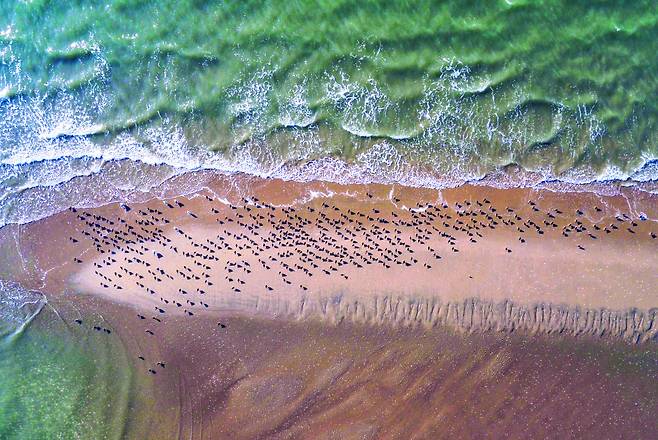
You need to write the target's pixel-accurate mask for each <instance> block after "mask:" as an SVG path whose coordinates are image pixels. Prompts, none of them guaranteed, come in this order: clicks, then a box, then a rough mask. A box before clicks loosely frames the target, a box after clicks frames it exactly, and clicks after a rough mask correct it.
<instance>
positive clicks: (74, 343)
mask: <svg viewBox="0 0 658 440" xmlns="http://www.w3.org/2000/svg"><path fill="white" fill-rule="evenodd" d="M0 288H1V290H0V438H3V439H73V438H89V439H91V438H94V439H114V438H122V436H123V434H124V433H125V430H126V428H127V419H128V415H129V414H128V410H129V406H130V403H131V397H130V396H131V390H130V388H131V386H130V384H131V374H132V373H131V370H130V368H129V367H128V363H127V360H126V358H125V354H124V353H123V352H122V350H121V347H120V346H118V345H116V341H112V340H110V339H108V338H102V337H99V336H98V335H94V334H90V335H86V334H83V333H81V331H80V330H79V329H76V328H70V327H69V326H68V325H67V324H66V323H65V322H64V321H63V320H61V318H59V316H58V314H57V313H56V311H55V310H54V309H53V308H51V307H49V306H48V305H47V304H46V301H45V299H44V297H43V296H41V295H40V294H37V293H34V292H30V291H26V290H24V289H22V288H20V287H19V286H17V285H14V284H10V283H5V282H2V283H0Z"/></svg>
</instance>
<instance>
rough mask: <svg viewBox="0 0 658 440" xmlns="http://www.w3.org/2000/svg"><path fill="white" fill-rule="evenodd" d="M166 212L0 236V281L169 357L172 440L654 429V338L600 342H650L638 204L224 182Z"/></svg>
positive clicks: (164, 381)
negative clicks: (104, 313) (101, 313)
mask: <svg viewBox="0 0 658 440" xmlns="http://www.w3.org/2000/svg"><path fill="white" fill-rule="evenodd" d="M206 196H209V197H210V198H212V200H209V199H208V198H207V197H206ZM245 197H246V198H248V200H250V202H245V200H244V198H245ZM254 197H255V198H257V199H258V200H259V201H260V202H255V201H254ZM220 199H222V201H220ZM485 199H486V200H487V201H485ZM177 200H178V201H180V202H181V203H182V204H184V207H178V206H177V205H176V204H175V203H174V201H173V200H168V203H170V204H172V206H174V207H173V208H169V207H167V206H166V205H165V204H164V203H163V201H161V200H157V199H155V200H152V201H151V202H148V203H145V204H135V205H132V204H131V205H130V208H131V209H130V211H129V212H125V211H124V209H122V208H121V207H120V206H118V205H109V206H105V207H102V208H97V209H78V210H77V212H65V213H61V214H58V215H56V216H53V217H51V218H48V219H45V220H42V221H39V222H36V223H33V224H30V225H24V226H21V227H7V228H3V229H2V230H0V246H1V247H2V259H3V260H2V264H0V268H2V269H3V270H4V271H5V273H3V274H2V275H3V277H4V278H11V279H15V280H17V281H20V282H21V283H22V284H24V285H26V286H27V287H31V288H39V289H41V290H43V291H45V292H46V293H47V294H49V295H50V296H51V298H53V299H54V300H56V301H80V297H79V296H78V294H79V293H82V294H84V295H87V296H86V298H87V300H85V301H91V302H92V303H93V304H96V305H95V306H94V307H102V308H103V309H107V308H108V307H109V306H107V305H106V301H108V300H109V301H112V302H113V303H114V304H115V305H114V306H112V308H115V309H116V310H118V311H117V312H115V313H112V316H113V318H112V319H114V321H115V325H116V327H115V328H116V329H118V330H117V332H116V333H117V334H118V335H119V336H120V337H122V338H123V339H124V341H125V343H126V344H127V345H128V346H129V347H130V351H131V352H132V353H134V354H135V356H137V355H138V354H141V355H143V356H144V357H145V360H144V361H141V360H137V359H136V361H135V365H136V366H137V368H138V371H142V372H143V373H142V374H147V373H146V369H147V368H157V367H156V362H157V361H158V360H164V361H166V362H167V363H168V367H167V369H166V373H163V372H159V373H158V375H157V376H154V377H153V380H154V381H155V383H156V385H157V386H156V389H157V390H159V391H158V392H159V393H162V394H161V395H159V396H158V398H157V399H156V400H157V401H158V402H159V403H158V406H157V411H159V413H158V420H160V421H159V422H157V423H158V424H159V425H165V426H171V429H174V428H175V429H180V431H179V436H185V437H197V436H198V437H207V438H218V437H243V438H255V437H259V436H263V437H272V438H289V437H306V438H321V437H323V436H324V437H325V438H349V437H354V438H385V437H387V436H388V437H390V438H400V437H401V438H409V437H416V438H442V437H445V438H447V437H448V436H451V437H455V436H456V437H461V438H464V437H483V436H485V435H486V436H487V437H492V438H495V437H501V436H504V435H506V434H509V435H510V437H513V438H528V437H555V438H565V437H566V438H576V437H596V436H597V435H598V436H603V437H605V436H606V434H612V433H617V434H619V435H612V437H623V436H624V435H625V434H628V433H636V434H639V433H641V432H645V433H646V432H647V429H649V428H650V427H651V424H652V422H651V420H655V418H652V417H651V415H652V414H653V415H655V413H656V389H655V383H656V382H655V377H656V376H655V374H656V372H655V365H656V362H655V360H656V353H655V347H654V345H653V343H651V344H649V345H650V347H644V348H632V347H628V346H620V347H618V346H616V345H610V344H615V342H614V341H615V340H618V339H623V340H626V341H632V342H638V341H655V335H656V327H657V326H656V325H655V324H654V322H655V313H656V312H655V309H653V308H655V307H656V306H657V305H658V291H657V289H656V286H657V285H658V272H657V271H656V259H655V255H656V250H657V247H658V239H654V238H652V236H651V235H650V234H651V233H652V232H656V233H658V225H656V222H655V221H653V220H646V221H644V220H641V219H640V213H644V214H646V216H648V217H649V219H655V218H658V204H656V203H655V197H653V196H650V195H647V194H646V193H640V192H634V191H632V190H629V191H627V192H626V193H624V194H623V195H620V196H616V197H598V196H594V195H591V194H563V193H552V192H548V191H542V192H536V191H532V190H496V189H491V188H481V187H462V188H458V189H454V190H445V191H440V192H437V191H431V190H417V189H410V188H401V187H386V186H369V187H367V186H340V185H334V184H325V183H311V184H297V183H291V182H282V181H276V180H258V179H252V178H241V177H233V178H227V179H226V180H225V181H224V180H220V181H217V182H216V185H213V187H211V188H208V189H207V190H205V191H203V192H201V193H198V194H193V195H190V196H188V197H180V198H178V199H177ZM466 201H468V202H469V203H470V206H467V205H466V203H465V202H466ZM529 201H532V202H533V203H535V209H536V210H533V206H532V205H530V204H529ZM478 202H479V203H480V204H481V205H482V206H479V205H478ZM227 203H229V204H231V205H229V204H227ZM428 203H430V204H432V205H433V207H431V208H428V207H427V204H428ZM444 203H445V204H447V206H448V207H447V208H444V207H443V204H444ZM457 203H459V204H461V205H462V206H461V208H460V207H459V206H457V205H456V204H457ZM263 204H267V205H268V206H267V207H265V206H264V205H263ZM323 204H326V205H325V206H324V207H323ZM327 205H328V207H326V206H327ZM259 206H260V207H259ZM334 207H335V208H334ZM417 207H421V208H422V209H420V210H417V211H418V212H416V213H412V212H411V211H410V210H409V208H417ZM596 207H598V208H599V209H600V211H599V210H597V209H595V208H596ZM247 208H248V209H249V210H248V209H247ZM284 208H285V211H284ZM291 208H293V209H294V212H293V211H291ZM309 208H311V209H313V210H314V211H313V212H312V211H310V210H309ZM437 208H438V209H437ZM508 208H509V209H511V210H512V211H508ZM213 209H214V210H215V211H214V212H213ZM494 209H495V211H494ZM577 209H578V210H581V211H582V214H578V213H577V212H576V210H577ZM376 210H378V211H379V212H376ZM558 210H559V211H560V212H559V213H558ZM140 211H141V213H140ZM190 212H191V213H193V214H194V215H195V216H196V217H192V216H191V215H190V214H189V213H190ZM473 212H477V213H478V216H477V217H475V218H474V216H472V215H471V214H472V213H473ZM359 213H360V214H359ZM428 213H432V216H431V217H430V216H429V214H428ZM460 213H461V214H462V215H461V216H460ZM394 214H395V215H396V216H397V217H395V216H394ZM549 214H550V215H549ZM250 216H252V217H250ZM440 216H443V217H440ZM448 216H449V217H448ZM516 216H519V217H521V220H518V219H517V217H516ZM254 217H255V218H254ZM368 217H370V218H368ZM229 219H230V220H232V221H229ZM318 219H322V221H323V223H321V224H320V223H318ZM121 220H124V221H125V222H126V223H121ZM350 220H352V222H350ZM110 221H111V222H113V224H111V223H109V222H110ZM220 221H221V222H224V223H223V224H220ZM338 221H342V222H343V224H340V223H335V222H338ZM529 221H532V222H533V223H532V224H530V223H528V222H529ZM145 222H149V223H145ZM151 222H152V223H153V224H150V223H151ZM239 222H240V223H242V224H239ZM286 222H287V223H286ZM358 222H361V224H359V223H358ZM386 222H388V223H386ZM393 222H398V223H397V224H394V223H393ZM400 222H402V223H400ZM459 222H462V223H459ZM493 222H496V223H495V224H494V223H493ZM511 222H514V224H512V223H511ZM545 222H546V223H545ZM576 222H580V223H576ZM258 223H261V224H262V226H261V225H257V224H258ZM547 223H548V224H547ZM553 223H554V224H555V225H556V226H555V227H554V226H552V224H553ZM633 223H635V225H633ZM524 224H525V225H524ZM595 225H596V227H598V228H600V229H599V230H597V229H596V228H595ZM611 225H614V227H615V228H616V229H614V228H613V227H612V226H611ZM128 226H130V227H132V228H133V229H132V230H131V229H129V228H128ZM256 226H258V227H256ZM433 227H434V228H433ZM476 227H477V228H476ZM103 228H106V229H103ZM141 228H144V229H141ZM174 228H179V229H180V230H182V231H183V232H184V234H181V233H179V232H177V231H176V230H175V229H174ZM250 228H251V229H250ZM321 228H325V229H326V230H322V229H321ZM517 228H521V229H522V230H523V231H524V232H519V231H518V229H517ZM537 228H539V229H537ZM565 228H567V229H566V231H567V235H568V237H565V236H564V235H563V234H562V232H564V231H565ZM576 228H578V230H575V229H576ZM585 228H586V229H585ZM629 228H630V230H632V232H631V231H629ZM606 229H607V230H609V231H610V233H606V232H605V230H606ZM160 231H161V232H160ZM538 231H542V232H543V234H540V233H539V232H538ZM85 232H86V233H87V234H88V235H85ZM155 232H157V235H154V233H155ZM254 232H257V233H258V234H259V235H256V234H255V233H254ZM321 232H324V235H323V234H321ZM430 232H431V235H430ZM124 233H125V234H124ZM134 233H137V234H139V235H141V236H142V237H143V238H144V239H145V240H142V239H140V237H139V235H136V234H134ZM590 233H591V234H593V235H595V236H596V238H591V237H590V236H589V235H588V234H590ZM126 234H127V235H126ZM352 234H354V235H352ZM441 234H444V235H441ZM445 234H448V235H449V236H446V235H445ZM469 234H471V235H470V236H469ZM478 234H479V235H478ZM154 237H156V238H157V240H158V241H147V240H148V239H151V238H154ZM220 237H221V238H223V239H224V240H221V239H220ZM519 237H522V238H523V239H524V240H525V243H522V242H521V241H519ZM71 238H73V239H74V240H76V242H74V241H72V240H71ZM94 239H96V240H98V241H95V240H94ZM121 239H123V240H124V241H122V240H121ZM265 239H268V240H270V241H264V240H265ZM470 239H473V240H476V242H472V241H470ZM125 240H131V241H133V242H132V243H126V242H125ZM167 240H171V241H167ZM207 240H211V241H212V242H213V243H209V242H208V241H207ZM312 240H316V241H315V242H314V241H312ZM414 240H415V241H414ZM220 243H226V244H225V245H222V244H220ZM96 244H98V247H96V246H95V245H96ZM579 245H580V246H582V247H583V248H584V250H581V249H579V248H578V246H579ZM204 246H206V247H205V248H204ZM247 246H249V247H247ZM266 246H269V247H270V248H269V249H267V248H266ZM275 246H277V247H278V248H277V247H275ZM315 246H318V247H319V248H318V247H315ZM341 246H343V248H341ZM428 246H429V247H430V248H431V249H432V250H431V251H430V250H428ZM172 247H175V248H176V251H177V252H175V251H174V250H173V249H172ZM240 247H242V249H240ZM453 247H454V248H456V249H458V250H459V252H453V251H452V248H453ZM506 248H507V249H510V250H511V251H512V252H511V253H510V252H508V251H507V250H506ZM210 250H213V251H214V252H210ZM101 251H102V252H101ZM396 251H397V253H396V254H394V252H396ZM411 251H413V253H412V252H411ZM112 252H114V253H112ZM302 252H303V253H305V254H306V255H303V254H302ZM311 252H313V254H311ZM368 252H370V253H371V254H372V255H370V254H368ZM158 253H159V254H161V255H162V257H161V258H159V257H158V256H157V254H158ZM185 253H190V254H195V253H196V255H191V256H185V255H184V254H185ZM142 254H143V255H142ZM238 254H240V255H238ZM256 254H258V255H256ZM435 255H440V256H441V259H440V260H438V259H436V257H435ZM204 256H205V257H206V258H204ZM349 256H351V257H352V259H350V258H349ZM210 257H213V258H214V257H216V258H217V260H214V259H209V258H210ZM386 257H389V258H391V260H388V259H386ZM74 258H76V259H80V261H82V262H81V263H78V262H75V261H74V260H73V259H74ZM108 258H109V259H108ZM273 258H276V260H277V261H274V260H273ZM259 259H260V260H262V261H263V262H264V263H265V265H266V266H269V269H267V268H265V267H263V265H262V264H261V263H260V262H259ZM323 259H324V261H323ZM113 260H116V261H113ZM414 260H417V261H414ZM368 261H370V263H371V264H368ZM340 262H345V263H346V264H344V265H339V263H340ZM354 262H358V264H360V265H361V266H362V267H357V266H356V265H355V264H354ZM246 263H248V266H247V264H246ZM312 263H313V264H316V265H317V266H318V267H314V266H313V265H312ZM398 263H402V264H398ZM232 264H234V265H232ZM407 264H408V265H407ZM238 265H240V266H242V267H239V266H238ZM384 265H388V266H389V267H385V266H384ZM426 265H430V266H431V268H430V267H427V266H426ZM332 267H333V268H335V269H336V270H333V269H332ZM229 269H230V270H231V271H229ZM288 269H293V270H294V272H292V271H289V270H288ZM304 269H306V270H307V271H310V272H312V273H313V276H312V277H310V276H308V275H307V273H306V272H305V271H304ZM323 269H324V270H327V271H329V273H330V274H328V275H327V274H325V273H324V272H323V271H322V270H323ZM159 270H162V271H164V273H165V274H167V275H169V276H170V277H171V278H169V277H167V276H166V275H163V274H162V272H159ZM247 270H249V271H250V272H249V273H247ZM126 271H128V272H126ZM129 272H132V275H131V274H130V273H129ZM279 272H282V273H286V274H287V275H288V276H287V277H282V276H281V275H280V274H279ZM183 274H185V275H183ZM341 274H343V275H345V276H346V277H347V279H345V278H343V277H342V276H341ZM119 275H121V276H119ZM140 276H141V277H143V278H140ZM196 277H198V279H196ZM227 277H228V278H232V279H233V281H232V282H230V281H228V280H227ZM238 279H240V280H242V281H244V284H241V283H239V282H238V281H237V280H238ZM284 279H287V280H289V281H290V284H286V283H285V282H284ZM137 283H140V284H141V285H140V284H137ZM208 283H212V284H211V285H209V284H208ZM104 285H105V286H107V287H105V286H104ZM266 285H268V286H271V287H272V290H268V289H266V287H265V286H266ZM300 285H302V286H304V287H306V288H307V289H308V290H304V289H303V288H302V287H300ZM119 287H120V288H119ZM179 289H182V290H184V291H185V292H182V291H181V290H179ZM197 289H201V290H203V291H204V293H200V292H199V291H197ZM235 289H239V292H238V291H236V290H235ZM94 298H96V299H97V301H96V300H94ZM471 298H475V299H476V300H475V302H473V301H470V299H471ZM465 301H467V303H465ZM468 301H470V302H468ZM176 302H178V303H180V304H181V306H180V307H178V306H176V305H175V303H176ZM192 303H194V304H192ZM204 304H205V305H207V307H206V306H205V305H204ZM460 304H462V306H460ZM464 304H466V305H464ZM500 304H503V307H502V308H500V307H499V305H500ZM537 304H541V306H537ZM467 306H468V307H471V309H469V310H470V312H469V311H467V310H466V309H467ZM460 307H461V308H460ZM477 307H480V309H478V310H480V312H478V313H479V315H477V313H476V312H474V311H473V310H475V309H476V308H477ZM634 308H637V309H639V310H638V311H636V310H629V309H634ZM158 309H162V312H164V313H161V312H160V311H159V310H158ZM126 310H130V311H126ZM482 310H485V311H489V312H491V314H490V315H488V317H486V318H482V317H481V315H482ZM188 312H191V313H192V314H189V313H188ZM138 315H142V316H144V319H140V318H139V317H138ZM476 315H477V316H479V317H480V318H481V319H483V322H484V321H486V324H487V325H482V324H478V325H475V324H474V320H475V317H476ZM539 315H541V316H539ZM549 315H550V316H549ZM272 316H278V317H287V318H294V319H295V320H301V319H302V318H311V317H314V316H318V317H320V318H324V319H328V320H330V321H332V322H334V323H339V322H342V325H339V326H334V325H330V326H327V325H320V324H318V323H316V322H315V321H314V320H308V319H306V320H303V321H301V322H297V323H291V322H289V320H288V319H286V320H271V317H272ZM538 316H539V317H538ZM154 318H157V319H159V321H156V320H155V319H154ZM480 318H478V319H480ZM218 321H219V322H221V323H223V324H228V327H227V328H221V327H218V326H217V322H218ZM361 323H368V324H373V323H381V324H384V325H380V326H372V325H369V326H364V325H362V324H361ZM397 323H403V324H414V323H428V324H429V325H428V326H429V327H435V326H437V325H438V324H442V323H443V324H451V325H450V326H449V327H443V326H440V328H435V329H434V330H432V331H426V330H422V329H420V328H413V327H415V326H414V325H411V327H412V328H410V329H400V328H394V325H396V324H397ZM391 324H392V325H391ZM450 327H453V328H460V329H465V330H471V331H472V330H478V329H503V330H506V331H508V332H509V331H513V330H516V329H525V330H529V333H560V332H563V331H564V330H566V333H567V334H572V335H581V334H586V335H590V336H596V337H597V338H598V337H600V336H611V339H609V338H604V339H609V340H610V341H613V342H606V344H608V345H601V343H594V342H593V340H592V338H590V337H588V338H585V339H584V340H579V338H569V337H566V338H565V337H563V336H550V337H547V336H542V335H538V336H524V335H519V336H514V337H512V338H511V337H509V336H505V335H501V334H496V333H488V334H482V335H480V334H471V335H468V334H460V335H455V334H452V333H450V331H449V328H450ZM145 330H149V331H151V332H153V335H150V334H148V333H146V332H145ZM526 333H528V332H526ZM637 357H639V359H640V360H639V361H637ZM613 358H614V359H613ZM634 359H635V360H634ZM608 364H610V365H609V368H608V366H606V365H608ZM634 365H635V366H634ZM169 366H171V367H172V368H169ZM633 368H636V370H633V371H634V372H635V373H637V374H627V373H628V371H631V370H632V369H633ZM627 370H628V371H627ZM158 371H160V370H158ZM649 384H653V386H651V385H649ZM174 385H175V387H174ZM172 387H174V388H172ZM174 415H175V417H174ZM653 427H654V428H655V423H654V426H653ZM168 429H169V428H166V429H165V431H168ZM585 434H586V435H585Z"/></svg>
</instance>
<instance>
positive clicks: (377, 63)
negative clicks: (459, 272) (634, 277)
mask: <svg viewBox="0 0 658 440" xmlns="http://www.w3.org/2000/svg"><path fill="white" fill-rule="evenodd" d="M657 16H658V12H657V9H656V8H655V3H654V2H651V1H637V2H632V3H628V2H621V1H606V2H599V3H597V4H596V5H595V6H594V5H591V4H590V3H588V2H567V1H558V0H547V1H541V2H535V1H533V2H530V1H521V0H500V1H493V2H462V1H447V2H434V1H420V0H416V1H396V0H389V1H369V2H356V3H355V2H348V1H322V2H306V1H290V0H286V1H269V2H250V1H242V2H204V1H178V2H165V1H147V2H142V1H130V0H120V1H119V0H114V1H108V2H93V1H79V2H48V1H33V2H3V3H2V4H1V5H0V121H1V122H0V163H1V165H0V181H1V182H2V184H1V185H0V186H1V187H2V193H1V194H0V197H1V198H2V201H1V202H0V203H2V208H3V209H2V211H3V215H2V217H3V219H4V222H7V221H18V222H21V221H26V219H24V218H22V217H20V216H18V215H12V210H13V209H14V208H15V207H16V206H17V205H20V204H21V203H22V202H25V199H24V198H21V196H20V194H22V193H23V192H25V191H27V190H29V189H31V188H35V187H43V186H53V185H57V184H60V183H62V182H65V181H68V180H70V179H72V178H74V177H76V176H81V175H89V174H95V173H99V172H100V171H101V169H102V168H103V167H104V166H105V165H106V164H107V163H108V162H110V161H113V160H115V159H123V158H127V159H130V160H133V161H140V162H143V163H146V164H167V165H168V166H170V167H172V168H174V169H176V170H190V169H199V168H212V169H218V170H221V171H224V172H245V173H250V174H256V175H261V176H276V177H282V178H286V179H299V180H308V179H321V180H322V179H324V180H331V181H341V182H369V181H377V182H389V183H390V182H398V183H403V184H408V185H414V186H429V187H446V186H454V185H458V184H461V183H463V182H465V181H473V180H478V179H482V178H483V177H485V176H491V175H493V176H494V177H493V179H492V180H493V181H494V182H495V181H505V182H506V184H509V185H533V184H536V183H537V182H542V181H547V180H558V181H564V182H572V183H573V182H575V183H584V182H593V181H602V180H603V181H606V180H611V179H612V180H614V179H617V180H619V179H621V180H629V181H630V182H646V181H652V180H655V179H656V177H657V176H658V171H657V166H656V160H655V159H656V157H657V154H656V153H657V147H656V140H657V139H656V138H657V135H656V125H655V124H656V117H657V116H658V104H657V103H656V100H655V96H657V95H658V93H657V92H658V80H657V79H656V75H655V72H656V68H657V67H658V58H657V57H656V55H655V54H656V53H658V46H657V45H658V38H656V36H657V35H658V26H657ZM138 168H139V167H138ZM510 170H512V171H513V173H514V176H513V178H512V179H511V180H510V179H507V176H505V175H503V176H501V177H496V176H498V174H497V173H500V172H501V171H502V172H503V174H509V171H510ZM176 172H178V171H176ZM141 177H142V175H141V174H140V172H139V171H138V172H135V173H133V174H132V175H122V176H121V178H120V179H118V180H116V179H115V180H113V179H109V180H110V182H108V184H109V185H114V186H116V187H118V188H121V189H126V188H135V187H138V186H140V185H142V186H143V185H146V186H148V185H149V181H148V180H149V179H148V178H147V179H145V180H146V181H144V179H142V180H140V179H141ZM31 197H33V196H31ZM28 200H29V199H28Z"/></svg>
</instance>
